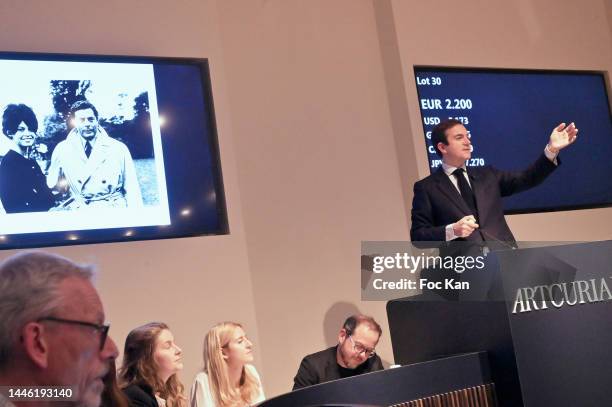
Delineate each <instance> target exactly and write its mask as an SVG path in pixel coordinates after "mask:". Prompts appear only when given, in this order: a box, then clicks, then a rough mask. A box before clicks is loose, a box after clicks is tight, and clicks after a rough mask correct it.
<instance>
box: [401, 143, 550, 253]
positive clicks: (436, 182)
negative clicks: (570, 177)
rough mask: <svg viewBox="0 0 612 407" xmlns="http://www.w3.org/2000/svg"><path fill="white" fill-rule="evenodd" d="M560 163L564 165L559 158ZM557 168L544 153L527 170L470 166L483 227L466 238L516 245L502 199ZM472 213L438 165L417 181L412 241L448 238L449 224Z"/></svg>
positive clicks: (539, 180)
mask: <svg viewBox="0 0 612 407" xmlns="http://www.w3.org/2000/svg"><path fill="white" fill-rule="evenodd" d="M557 162H558V165H560V164H561V162H560V161H559V159H557ZM555 168H557V165H555V164H554V163H552V162H551V161H550V160H549V159H548V158H546V156H545V155H544V154H542V155H541V156H540V157H539V158H538V159H537V160H536V161H535V162H534V163H533V164H531V165H530V166H529V167H528V168H527V169H526V170H524V171H516V172H510V171H500V170H498V169H496V168H493V167H490V166H486V167H475V168H474V167H470V168H469V169H468V176H469V178H470V184H471V186H472V190H473V191H474V196H475V198H476V206H477V209H478V223H479V226H480V228H479V229H477V230H476V231H475V232H474V233H472V234H471V235H470V236H469V237H468V238H466V239H465V240H470V241H483V240H484V241H487V240H489V241H495V240H500V241H504V242H509V243H510V244H512V245H514V244H516V241H515V239H514V236H513V235H512V232H511V231H510V228H509V227H508V224H507V223H506V219H505V218H504V209H503V204H502V199H501V198H502V197H503V196H508V195H512V194H515V193H517V192H521V191H524V190H526V189H529V188H532V187H534V186H536V185H538V184H540V183H541V182H542V181H544V179H545V178H546V177H547V176H548V175H549V174H550V173H552V172H553V171H554V170H555ZM471 212H472V211H470V209H469V208H468V206H467V204H466V203H465V202H464V200H463V198H462V197H461V195H460V194H459V191H457V188H455V186H454V185H453V184H452V182H451V181H450V180H449V179H448V176H447V175H446V174H445V173H444V171H443V170H442V168H439V169H438V171H436V172H435V173H433V174H431V175H430V176H428V177H427V178H424V179H422V180H420V181H418V182H416V183H415V184H414V198H413V201H412V226H411V228H410V238H411V240H412V241H432V242H433V241H445V240H446V231H445V228H446V225H448V224H451V223H454V222H457V221H458V220H459V219H461V218H463V217H464V216H466V215H471V214H472V213H471ZM483 232H484V233H483Z"/></svg>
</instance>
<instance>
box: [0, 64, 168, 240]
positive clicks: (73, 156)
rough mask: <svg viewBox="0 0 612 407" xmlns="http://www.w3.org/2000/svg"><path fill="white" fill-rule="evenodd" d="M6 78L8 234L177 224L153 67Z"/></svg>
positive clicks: (0, 139) (77, 67)
mask: <svg viewBox="0 0 612 407" xmlns="http://www.w3.org/2000/svg"><path fill="white" fill-rule="evenodd" d="M0 72H3V73H4V75H2V77H0V88H2V89H3V92H2V93H1V94H0V112H1V125H2V129H1V134H2V135H1V136H0V157H1V159H0V203H1V207H0V217H1V219H2V222H1V224H0V234H14V233H35V232H40V231H63V230H88V229H100V228H118V227H134V226H154V225H167V224H169V223H170V219H169V210H168V198H167V192H166V191H167V190H166V181H165V172H164V162H163V153H162V144H161V132H160V125H161V120H160V117H159V114H158V110H157V99H156V92H155V80H154V73H153V66H152V65H149V64H113V63H96V62H56V61H54V62H48V61H20V60H7V61H0Z"/></svg>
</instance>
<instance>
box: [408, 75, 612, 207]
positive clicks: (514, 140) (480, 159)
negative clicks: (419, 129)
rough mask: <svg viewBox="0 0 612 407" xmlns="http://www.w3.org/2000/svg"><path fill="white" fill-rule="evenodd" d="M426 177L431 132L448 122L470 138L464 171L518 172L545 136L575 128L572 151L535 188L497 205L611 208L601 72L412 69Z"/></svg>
mask: <svg viewBox="0 0 612 407" xmlns="http://www.w3.org/2000/svg"><path fill="white" fill-rule="evenodd" d="M414 72H415V79H416V83H417V91H418V96H419V106H420V110H421V119H422V121H423V129H424V131H425V138H426V144H427V156H428V163H429V167H430V170H431V171H432V172H433V171H435V170H436V168H437V167H438V166H439V165H440V157H438V156H437V155H436V153H435V151H434V149H433V146H431V143H430V138H431V129H432V128H433V127H435V125H436V124H438V123H439V122H440V121H441V120H444V119H447V118H455V119H457V120H459V121H460V122H462V123H463V124H464V125H465V127H466V128H467V130H468V131H469V132H470V136H471V141H472V145H473V148H474V150H473V152H472V158H471V159H470V160H469V161H468V162H467V165H468V166H485V165H491V166H494V167H496V168H498V169H501V170H509V171H514V170H521V169H524V168H526V167H527V166H528V165H529V164H531V163H532V162H533V161H535V160H536V159H537V157H538V155H539V154H541V153H542V152H543V150H544V147H545V145H546V143H547V142H548V138H549V136H550V133H551V131H552V129H553V128H554V127H555V126H557V125H558V124H559V123H562V122H565V123H567V124H569V123H571V122H575V123H576V126H577V127H578V129H579V133H578V139H577V140H576V142H575V143H574V144H572V145H571V146H569V147H567V148H566V149H564V150H562V151H561V153H560V155H559V157H560V161H561V165H560V166H559V168H557V170H556V171H555V172H553V173H552V175H550V176H549V177H548V178H547V179H546V180H545V181H544V183H543V184H541V185H539V186H537V187H535V188H533V189H530V190H528V191H525V192H521V193H519V194H516V195H513V196H510V197H506V198H504V209H505V212H506V213H525V212H538V211H551V210H569V209H578V208H593V207H602V206H610V205H612V179H611V178H610V174H612V159H610V158H611V157H612V118H611V113H610V105H609V99H608V93H607V86H606V82H605V79H604V75H603V74H602V73H597V72H580V71H535V70H520V71H519V70H500V69H498V70H495V69H463V68H462V69H458V68H434V67H416V68H415V70H414Z"/></svg>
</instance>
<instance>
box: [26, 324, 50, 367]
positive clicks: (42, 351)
mask: <svg viewBox="0 0 612 407" xmlns="http://www.w3.org/2000/svg"><path fill="white" fill-rule="evenodd" d="M45 335H47V336H48V332H47V333H45V327H44V326H43V325H42V324H41V323H39V322H29V323H27V324H26V325H25V326H24V327H23V329H22V331H21V341H22V343H23V348H24V351H25V354H26V355H27V356H28V357H29V358H30V360H31V361H32V363H34V364H35V365H36V366H38V367H39V368H41V369H46V368H47V367H48V366H49V342H48V338H46V337H45Z"/></svg>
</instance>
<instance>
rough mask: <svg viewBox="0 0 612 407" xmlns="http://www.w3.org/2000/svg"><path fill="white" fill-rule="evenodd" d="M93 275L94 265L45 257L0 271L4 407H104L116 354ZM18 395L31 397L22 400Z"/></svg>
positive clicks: (0, 406) (29, 256)
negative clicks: (102, 401)
mask: <svg viewBox="0 0 612 407" xmlns="http://www.w3.org/2000/svg"><path fill="white" fill-rule="evenodd" d="M92 275H93V269H92V268H91V267H83V266H80V265H77V264H75V263H73V262H71V261H70V260H68V259H65V258H63V257H60V256H55V255H51V254H47V253H42V252H26V253H21V254H18V255H16V256H13V257H11V258H9V259H7V260H5V261H4V262H3V263H2V264H1V265H0V390H1V391H0V407H4V406H30V405H32V406H38V407H45V406H61V405H66V404H69V405H77V406H83V407H97V406H99V405H100V395H101V393H102V390H103V388H104V385H103V382H102V378H103V377H104V376H105V375H106V373H107V372H108V370H109V363H110V362H111V360H113V359H115V358H116V357H117V355H118V351H117V347H116V345H115V343H114V342H113V340H112V339H111V338H109V337H108V329H109V325H108V324H105V323H104V310H103V307H102V302H101V301H100V297H99V296H98V293H97V292H96V289H95V288H94V287H93V285H92V283H91V278H92ZM34 386H37V387H34ZM57 386H61V387H57ZM17 389H31V390H33V391H31V392H30V393H29V394H27V395H26V396H25V397H24V393H18V392H16V390H17ZM36 389H37V390H36ZM42 389H45V390H46V391H45V392H44V393H43V391H42ZM49 389H56V390H60V389H69V392H68V391H64V392H59V391H56V392H53V393H50V392H48V390H49ZM49 394H51V395H52V396H51V397H42V396H43V395H49ZM58 402H63V403H58Z"/></svg>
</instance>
